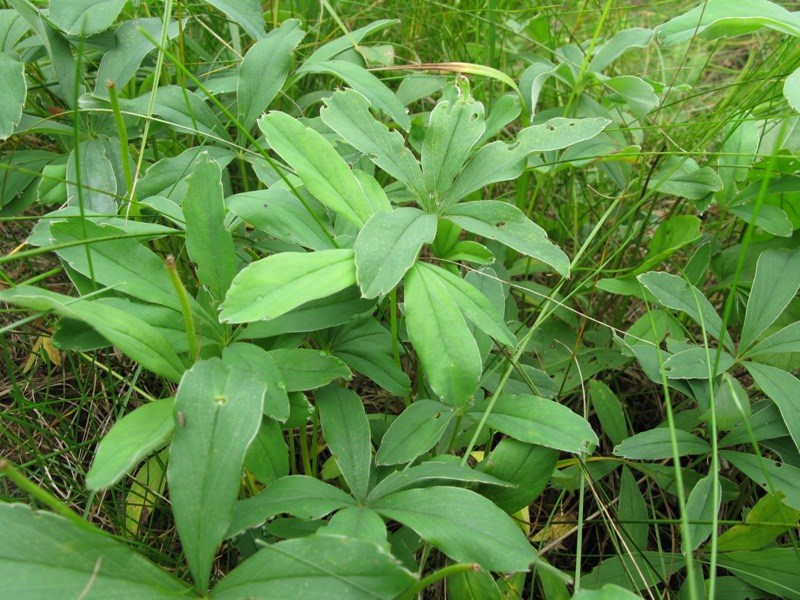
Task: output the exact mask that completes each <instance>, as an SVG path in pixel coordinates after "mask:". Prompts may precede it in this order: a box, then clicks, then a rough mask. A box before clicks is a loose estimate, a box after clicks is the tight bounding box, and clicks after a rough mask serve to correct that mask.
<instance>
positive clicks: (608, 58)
mask: <svg viewBox="0 0 800 600" xmlns="http://www.w3.org/2000/svg"><path fill="white" fill-rule="evenodd" d="M652 39H653V31H652V30H651V29H644V28H641V27H633V28H631V29H624V30H622V31H620V32H619V33H617V34H616V35H615V36H614V37H612V38H611V39H610V40H608V41H607V42H605V43H603V44H601V45H599V46H598V47H597V48H596V49H595V55H594V56H593V57H592V61H591V62H590V63H589V69H588V70H589V71H593V72H595V73H599V72H600V71H602V70H604V69H605V68H606V67H607V66H609V65H610V64H611V63H612V62H614V61H615V60H616V59H617V58H619V57H620V56H622V55H623V54H624V53H625V52H627V51H628V50H631V49H632V48H646V47H647V46H649V45H650V41H651V40H652Z"/></svg>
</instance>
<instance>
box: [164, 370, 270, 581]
mask: <svg viewBox="0 0 800 600" xmlns="http://www.w3.org/2000/svg"><path fill="white" fill-rule="evenodd" d="M265 391H266V386H265V385H264V383H263V382H261V381H259V380H258V379H256V377H255V375H253V374H252V373H251V372H250V371H247V370H244V369H238V368H232V367H228V366H226V365H225V363H223V362H222V361H221V360H220V359H212V360H209V361H201V362H198V363H195V365H194V366H193V367H192V368H191V369H190V370H189V371H187V372H186V374H185V375H184V377H183V379H182V380H181V384H180V386H179V387H178V393H177V394H176V396H175V414H176V422H177V427H176V428H175V438H174V440H173V442H172V446H171V448H170V454H169V465H168V468H167V480H168V481H169V495H170V501H171V504H172V510H173V513H174V515H175V524H176V526H177V528H178V534H179V535H180V538H181V546H182V548H183V551H184V553H185V554H186V560H187V562H188V563H189V567H190V568H191V570H192V574H193V575H194V578H195V582H196V585H197V587H198V588H199V589H202V590H205V589H207V588H208V580H209V576H210V573H211V564H212V562H213V560H214V556H215V554H216V551H217V547H218V546H219V544H220V542H221V541H222V540H223V538H224V535H225V532H226V531H227V529H228V525H229V524H230V522H231V519H232V518H233V510H234V505H235V503H236V497H237V496H238V494H239V488H240V487H241V478H242V467H243V464H244V456H245V452H246V450H247V446H249V445H250V442H251V441H252V440H253V438H255V436H256V433H257V432H258V427H259V425H260V424H261V412H262V407H263V403H264V392H265Z"/></svg>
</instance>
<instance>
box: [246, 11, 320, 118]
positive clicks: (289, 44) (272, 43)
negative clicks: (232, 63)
mask: <svg viewBox="0 0 800 600" xmlns="http://www.w3.org/2000/svg"><path fill="white" fill-rule="evenodd" d="M300 25H301V23H300V21H299V20H298V19H287V20H285V21H284V22H283V23H281V26H280V27H278V28H277V29H273V30H272V31H270V32H269V34H268V35H267V37H266V38H264V39H262V40H259V41H258V42H256V43H255V44H253V45H252V46H251V47H250V49H249V50H248V51H247V54H245V55H244V59H243V60H242V64H241V67H240V68H239V82H238V85H237V89H236V101H237V103H238V104H237V106H238V111H239V113H238V114H239V117H238V119H239V123H241V125H242V128H243V129H244V130H245V131H250V130H251V129H252V128H253V125H254V124H255V122H256V120H257V119H258V117H260V116H261V114H262V113H263V112H264V110H266V108H267V107H268V106H269V104H270V102H272V100H274V98H275V96H276V95H277V94H278V92H279V91H280V90H281V87H283V84H284V82H285V81H286V77H287V75H288V74H289V67H291V66H292V53H293V52H294V49H295V48H296V47H297V44H299V43H300V42H301V41H302V39H303V37H304V36H305V31H303V30H302V29H301V28H300Z"/></svg>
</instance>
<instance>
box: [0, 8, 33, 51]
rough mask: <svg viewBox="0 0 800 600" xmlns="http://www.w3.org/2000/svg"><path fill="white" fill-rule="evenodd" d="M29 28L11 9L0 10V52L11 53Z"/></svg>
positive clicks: (19, 15) (17, 13)
mask: <svg viewBox="0 0 800 600" xmlns="http://www.w3.org/2000/svg"><path fill="white" fill-rule="evenodd" d="M28 29H30V26H29V25H28V24H27V23H26V22H25V19H24V18H23V17H22V15H21V14H19V12H17V11H16V10H14V9H13V8H9V9H2V10H0V52H12V51H13V50H14V48H15V46H16V45H17V42H18V41H19V40H20V38H21V37H22V36H23V35H25V32H27V31H28Z"/></svg>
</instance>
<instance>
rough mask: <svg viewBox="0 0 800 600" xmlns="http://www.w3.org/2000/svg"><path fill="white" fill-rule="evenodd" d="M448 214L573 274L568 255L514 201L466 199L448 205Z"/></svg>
mask: <svg viewBox="0 0 800 600" xmlns="http://www.w3.org/2000/svg"><path fill="white" fill-rule="evenodd" d="M444 218H445V219H447V220H448V221H452V222H453V223H455V224H456V225H458V226H459V227H461V228H462V229H466V230H467V231H471V232H472V233H475V234H477V235H481V236H483V237H485V238H489V239H492V240H497V241H498V242H500V243H501V244H505V245H506V246H508V247H509V248H513V249H514V250H516V251H517V252H521V253H522V254H525V255H527V256H530V257H532V258H535V259H537V260H540V261H542V262H544V263H546V264H548V265H550V266H551V267H553V268H554V269H555V270H556V271H558V272H559V273H560V274H561V275H564V276H565V277H566V276H568V275H569V258H567V255H566V254H564V252H562V251H561V250H560V249H559V248H558V247H557V246H555V245H554V244H553V243H552V242H550V241H549V240H548V239H547V233H545V231H544V229H542V228H541V227H539V226H538V225H536V223H534V222H533V221H531V220H530V219H529V218H528V217H526V216H525V214H524V213H523V212H522V211H521V210H519V209H518V208H517V207H516V206H514V205H512V204H508V203H507V202H500V201H497V200H483V201H480V202H465V203H462V204H456V205H455V206H453V207H451V208H450V209H448V211H447V214H445V215H444Z"/></svg>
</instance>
